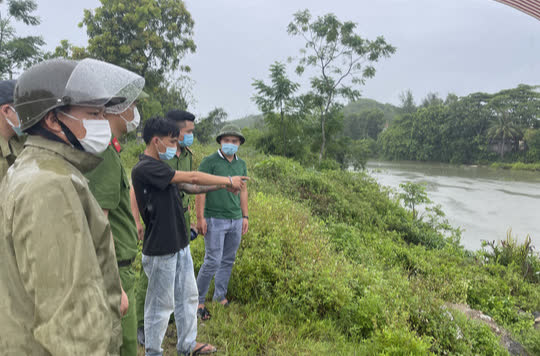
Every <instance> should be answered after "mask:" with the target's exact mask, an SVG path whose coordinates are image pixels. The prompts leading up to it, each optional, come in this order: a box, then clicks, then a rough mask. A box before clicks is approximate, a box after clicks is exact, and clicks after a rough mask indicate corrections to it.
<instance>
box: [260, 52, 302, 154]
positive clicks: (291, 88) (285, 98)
mask: <svg viewBox="0 0 540 356" xmlns="http://www.w3.org/2000/svg"><path fill="white" fill-rule="evenodd" d="M270 80H271V82H272V83H271V85H267V84H265V83H264V82H263V81H262V80H254V81H253V84H252V85H253V86H254V87H255V89H256V91H257V95H255V96H254V97H253V100H254V101H255V103H256V104H257V106H258V107H259V109H260V110H261V111H262V112H263V114H264V115H265V118H266V119H267V120H268V119H270V120H271V121H272V118H273V116H274V110H276V111H277V112H278V113H279V117H280V124H279V125H280V129H281V137H282V141H283V146H282V154H283V156H285V155H286V153H287V128H286V125H285V115H286V114H289V113H291V112H292V111H293V110H294V107H295V103H296V100H295V98H294V96H293V95H294V93H295V92H296V90H297V89H298V87H299V84H298V83H295V82H293V81H291V80H290V79H289V78H288V77H287V73H286V67H285V65H284V64H283V63H279V62H275V63H274V64H272V65H271V66H270Z"/></svg>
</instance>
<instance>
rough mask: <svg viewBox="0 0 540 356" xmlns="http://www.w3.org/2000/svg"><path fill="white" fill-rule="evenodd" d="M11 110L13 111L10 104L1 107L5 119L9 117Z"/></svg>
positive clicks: (0, 110) (0, 112) (0, 111)
mask: <svg viewBox="0 0 540 356" xmlns="http://www.w3.org/2000/svg"><path fill="white" fill-rule="evenodd" d="M10 110H11V109H10V107H9V105H8V104H4V105H2V106H0V114H2V115H3V116H4V117H7V116H8V114H9V111H10Z"/></svg>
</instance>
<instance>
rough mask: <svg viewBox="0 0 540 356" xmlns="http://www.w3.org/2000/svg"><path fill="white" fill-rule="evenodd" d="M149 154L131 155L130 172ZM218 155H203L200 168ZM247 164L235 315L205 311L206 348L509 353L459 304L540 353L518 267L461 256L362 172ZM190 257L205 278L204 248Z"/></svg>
mask: <svg viewBox="0 0 540 356" xmlns="http://www.w3.org/2000/svg"><path fill="white" fill-rule="evenodd" d="M141 149H142V148H141V147H140V146H134V147H131V146H126V147H125V150H124V152H123V153H122V155H123V160H124V162H136V160H137V158H136V156H137V155H138V154H139V153H140V152H141ZM215 149H216V146H215V145H211V146H198V145H197V146H195V147H194V148H193V150H194V152H195V156H194V158H195V159H194V162H195V166H197V165H198V162H200V161H201V159H202V158H203V157H204V156H206V155H208V154H211V153H212V152H214V150H215ZM239 155H240V156H241V157H242V158H244V159H245V160H246V161H247V164H248V175H250V177H251V178H252V180H251V181H250V183H249V191H250V228H249V232H248V234H247V235H245V236H244V237H243V241H242V244H241V247H240V249H239V251H238V256H237V259H236V263H235V267H234V270H233V274H232V278H231V281H230V285H229V293H228V297H229V298H230V300H231V301H232V307H231V308H229V309H226V310H223V309H222V308H220V307H219V306H217V305H213V304H212V303H209V304H208V306H209V308H210V309H211V312H212V314H213V319H212V321H211V322H209V323H206V325H205V327H201V328H199V333H200V334H201V339H206V340H211V342H213V343H215V344H217V345H218V346H219V348H220V350H225V351H226V352H228V353H231V354H323V353H328V354H354V353H356V354H429V353H434V354H480V355H502V354H506V352H505V350H504V349H503V348H502V347H501V346H500V345H499V343H498V338H497V336H496V335H494V334H493V333H492V332H491V330H490V329H489V328H488V327H487V326H486V325H484V324H481V323H479V322H475V321H470V320H468V319H467V318H466V317H465V316H464V315H463V314H461V313H460V312H458V311H454V310H451V309H448V308H446V307H445V306H444V303H445V302H452V303H463V304H465V303H467V304H469V305H470V306H471V307H472V308H475V309H479V310H481V311H483V312H484V313H486V314H488V315H490V316H492V317H493V318H494V320H495V321H496V322H497V323H499V325H501V326H504V327H505V328H507V329H508V330H509V331H510V332H511V333H512V335H513V336H514V337H515V338H516V339H517V340H519V341H520V342H521V343H522V344H523V345H524V346H525V347H526V348H527V350H528V351H529V352H530V353H531V354H535V352H536V353H537V351H538V350H539V349H540V332H539V331H538V330H535V329H534V328H533V326H532V325H533V316H532V313H533V312H535V311H538V310H540V288H538V284H535V283H531V281H529V280H527V279H525V278H523V275H522V270H521V268H520V267H519V266H518V265H516V264H515V263H510V264H508V265H504V264H501V263H498V262H497V261H496V260H493V259H490V258H487V257H486V256H484V255H483V254H481V253H471V252H467V251H464V250H463V249H462V248H460V247H459V246H458V245H457V243H456V241H455V240H452V239H449V238H447V237H445V235H444V234H443V233H442V232H441V231H439V230H438V229H437V227H436V225H433V224H432V222H431V221H429V220H426V221H424V222H419V221H418V219H416V220H415V219H413V218H412V215H411V213H410V212H409V211H407V210H405V209H404V208H403V207H401V205H400V203H399V202H398V201H397V200H396V199H394V198H392V196H391V195H390V194H389V192H388V191H386V190H385V189H383V188H381V187H380V186H379V185H377V184H376V183H375V181H374V180H373V179H371V178H370V177H369V176H367V175H366V174H364V173H349V172H344V171H336V170H321V171H318V170H315V169H313V168H305V167H303V166H302V165H300V164H299V163H297V162H295V161H293V160H290V159H286V158H277V157H267V156H263V155H261V154H258V153H256V152H254V151H252V150H250V149H249V146H242V147H241V149H240V152H239ZM128 156H129V157H128ZM193 218H195V216H193ZM191 247H192V255H193V260H194V265H195V269H196V271H198V269H199V268H200V266H201V264H202V261H203V257H204V239H203V238H201V237H200V238H199V239H197V240H195V241H194V242H193V243H192V244H191ZM210 293H212V291H210ZM223 325H227V327H223ZM214 340H215V341H214ZM172 347H173V348H174V346H172Z"/></svg>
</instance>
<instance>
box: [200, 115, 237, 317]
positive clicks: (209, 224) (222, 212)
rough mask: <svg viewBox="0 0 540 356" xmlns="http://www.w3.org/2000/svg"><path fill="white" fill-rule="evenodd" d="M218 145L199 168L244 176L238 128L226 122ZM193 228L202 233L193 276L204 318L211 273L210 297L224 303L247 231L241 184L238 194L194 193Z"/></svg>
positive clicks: (217, 172)
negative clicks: (201, 251) (201, 248)
mask: <svg viewBox="0 0 540 356" xmlns="http://www.w3.org/2000/svg"><path fill="white" fill-rule="evenodd" d="M216 141H217V142H218V143H219V144H220V145H221V148H220V149H219V150H218V151H217V152H216V153H214V154H212V155H210V156H208V157H206V158H205V159H204V160H203V161H202V162H201V165H200V166H199V171H201V172H205V173H209V174H214V175H218V176H225V177H227V176H228V177H231V176H237V175H240V176H246V175H247V168H246V163H245V162H244V161H243V160H242V159H240V158H238V156H237V155H236V152H237V151H238V147H239V146H240V145H241V144H243V143H244V142H245V138H244V136H243V135H242V133H241V132H240V129H239V128H238V127H236V126H234V125H226V126H224V127H223V129H222V130H221V132H220V133H219V135H218V136H217V138H216ZM195 205H196V213H197V228H198V231H199V232H200V233H202V234H203V235H204V244H205V255H204V262H203V265H202V266H201V269H200V270H199V274H198V275H197V287H198V289H199V305H198V307H197V314H198V315H199V317H200V318H201V319H202V320H208V319H209V318H210V313H209V312H208V310H207V309H206V308H205V306H204V303H205V299H206V293H208V287H209V286H210V282H211V281H212V278H214V276H215V290H214V297H213V300H214V301H216V302H219V303H221V304H222V305H227V304H228V300H227V298H226V296H227V286H228V284H229V279H230V277H231V272H232V267H233V264H234V260H235V258H236V251H237V250H238V247H239V246H240V241H241V238H242V235H244V234H245V233H247V231H248V192H247V187H245V186H244V188H242V190H241V191H240V192H239V194H237V193H235V192H230V191H227V190H223V189H222V190H218V191H215V192H210V193H207V194H201V195H197V198H196V199H195Z"/></svg>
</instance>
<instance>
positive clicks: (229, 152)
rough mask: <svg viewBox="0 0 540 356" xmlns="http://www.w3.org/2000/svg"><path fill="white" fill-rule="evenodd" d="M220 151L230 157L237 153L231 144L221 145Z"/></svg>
mask: <svg viewBox="0 0 540 356" xmlns="http://www.w3.org/2000/svg"><path fill="white" fill-rule="evenodd" d="M221 150H222V151H223V153H224V154H226V155H227V156H232V155H233V154H235V153H236V152H238V146H237V145H235V144H232V143H224V144H222V145H221Z"/></svg>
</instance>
